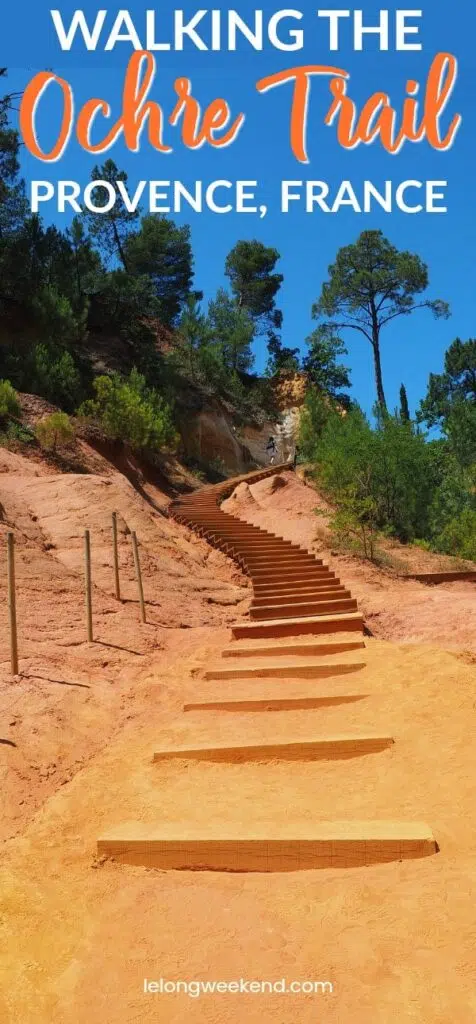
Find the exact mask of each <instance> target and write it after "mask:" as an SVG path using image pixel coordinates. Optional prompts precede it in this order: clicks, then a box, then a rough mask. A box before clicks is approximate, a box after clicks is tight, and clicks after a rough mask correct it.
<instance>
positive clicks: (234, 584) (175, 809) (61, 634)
mask: <svg viewBox="0 0 476 1024" xmlns="http://www.w3.org/2000/svg"><path fill="white" fill-rule="evenodd" d="M1 460H2V461H1V466H0V469H2V470H3V475H2V476H1V477H0V492H1V493H0V500H1V502H2V506H3V513H2V517H3V518H2V523H1V531H2V534H3V533H5V532H6V530H7V529H14V532H15V536H16V542H17V575H18V617H19V629H20V653H21V677H19V678H16V679H12V678H11V676H10V675H9V666H8V649H7V645H6V635H7V632H6V612H5V608H3V612H2V628H1V630H0V637H1V642H2V650H1V670H2V675H1V685H0V707H1V711H2V727H1V729H0V736H1V740H2V742H1V746H0V749H1V751H2V762H3V768H2V804H3V807H2V809H3V817H2V820H3V825H2V829H3V838H4V840H5V842H4V845H3V851H2V852H3V856H2V863H1V867H0V908H1V910H0V929H1V940H0V941H1V946H2V956H1V958H0V972H1V983H0V1019H1V1020H2V1021H5V1022H7V1024H77V1022H79V1021H81V1022H83V1021H85V1022H86V1021H87V1022H88V1024H139V1022H141V1024H142V1022H146V1024H148V1022H156V1021H166V1022H170V1024H181V1022H182V1021H191V1022H192V1024H202V1022H203V1024H205V1022H207V1024H208V1022H210V1024H225V1022H227V1024H242V1022H243V1021H244V1020H246V1021H250V1022H251V1024H258V1022H260V1024H261V1022H262V1021H267V1022H268V1021H269V1022H270V1024H296V1022H297V1021H299V1022H302V1024H311V1022H312V1024H315V1022H316V1021H318V1022H322V1024H370V1022H372V1024H390V1022H392V1024H393V1022H394V1021H395V1020H397V1021H410V1022H417V1024H430V1022H431V1024H449V1022H450V1021H458V1022H461V1024H472V1022H473V1021H474V1020H475V1019H476V998H475V992H476V984H475V980H476V979H475V960H474V946H475V939H476V915H475V912H474V903H475V874H476V872H475V859H474V848H475V841H476V825H475V816H474V807H475V800H476V783H475V781H474V739H473V729H472V722H473V721H474V713H475V706H476V701H475V696H474V684H475V665H474V657H473V656H472V655H471V652H470V650H469V648H470V646H471V640H474V626H473V628H472V632H471V622H474V618H473V619H471V615H473V616H474V589H467V588H465V589H455V585H453V586H452V587H451V588H449V587H444V588H437V590H436V589H435V590H434V591H433V590H432V591H428V590H427V588H422V587H421V586H420V585H419V584H415V583H410V582H400V581H395V580H392V579H389V578H388V577H387V576H386V575H385V576H382V574H381V573H379V572H378V570H373V569H368V568H367V567H361V566H360V565H358V564H354V563H353V562H352V561H351V560H350V559H348V560H347V559H341V560H339V562H338V565H339V570H340V574H341V575H342V578H343V580H344V581H345V582H346V583H350V586H351V589H352V592H353V593H354V594H355V596H357V597H358V599H359V602H360V603H361V606H362V607H363V608H364V610H366V608H365V602H368V603H369V606H370V608H372V607H373V608H374V609H375V612H374V614H373V615H372V614H371V613H370V615H371V627H372V630H373V631H374V632H375V633H376V632H377V624H380V623H381V624H382V632H381V634H379V637H378V638H369V639H367V641H366V650H365V651H364V652H362V654H363V655H365V657H363V658H362V659H361V656H360V655H361V652H357V653H358V658H356V660H358V661H361V660H363V661H364V662H365V667H363V668H362V669H361V670H360V671H359V672H356V673H352V675H351V676H349V677H347V678H346V677H343V676H336V677H335V678H333V679H332V678H331V679H321V680H317V681H316V683H315V689H316V690H317V691H318V692H320V693H323V694H324V693H325V694H328V695H329V696H330V697H332V696H333V695H334V696H337V695H340V694H342V693H343V692H344V690H345V689H346V685H345V684H346V682H347V681H348V684H349V690H351V691H352V692H353V693H356V692H359V693H360V694H361V696H362V697H363V699H362V700H360V701H358V702H355V703H349V704H338V703H335V704H330V705H329V706H327V707H322V708H320V709H318V710H312V711H309V710H306V711H292V712H268V713H264V714H256V713H255V714H249V713H248V714H247V713H244V712H228V713H224V712H196V711H194V712H189V713H187V714H184V713H183V712H182V706H183V703H184V701H190V700H192V699H194V698H195V697H197V696H200V697H203V698H204V699H213V697H214V696H216V695H217V693H218V694H221V695H227V696H230V694H231V693H236V694H237V695H238V694H239V693H240V688H241V690H242V691H243V692H245V691H246V693H248V694H249V691H250V682H249V681H248V680H246V681H243V682H240V683H238V682H237V683H236V686H235V687H234V688H232V686H231V685H230V683H229V682H224V683H217V682H213V681H206V680H204V679H203V670H204V669H205V668H208V667H209V666H210V665H213V664H215V663H216V661H217V659H218V658H219V657H220V652H221V650H222V649H223V648H224V647H225V646H227V645H228V644H229V641H230V629H229V626H230V623H231V622H232V621H236V619H239V618H240V616H243V615H244V614H245V613H246V610H247V608H248V604H249V594H250V591H249V587H248V584H247V582H246V580H245V579H244V578H243V577H242V576H241V575H240V573H239V572H238V571H237V570H236V568H235V567H234V566H233V565H232V564H231V563H230V562H229V561H228V560H227V559H225V558H224V556H222V555H221V554H220V553H218V552H215V551H212V550H211V549H210V548H209V547H208V546H207V545H206V544H204V543H203V542H202V541H200V540H198V539H197V538H195V537H193V535H192V534H191V533H190V532H189V531H188V530H185V529H183V528H181V527H180V526H178V525H177V524H175V523H173V522H172V521H171V520H168V519H167V518H165V517H164V516H163V514H161V512H160V511H158V509H160V508H161V507H164V506H165V505H166V503H167V496H166V495H165V494H164V493H161V492H160V491H159V489H157V490H156V493H148V494H146V495H145V496H144V495H141V494H138V493H137V490H135V489H134V488H133V487H132V486H131V484H130V483H128V482H127V481H125V480H124V477H123V476H122V475H121V474H119V473H118V472H116V471H115V470H114V469H113V468H111V467H110V466H107V465H102V464H101V465H99V464H98V466H97V469H98V470H99V472H96V473H89V474H77V475H74V474H70V475H62V474H59V473H57V472H53V471H52V468H51V466H44V465H41V464H40V463H38V464H36V463H35V464H33V463H29V462H27V461H26V460H25V459H22V458H21V456H13V454H11V453H2V455H1ZM256 486H257V487H260V485H256ZM261 486H262V485H261ZM268 486H269V488H270V489H269V491H268V490H266V489H265V488H263V487H262V489H261V491H259V492H258V494H259V496H260V507H258V503H257V502H256V505H257V507H256V508H254V511H253V513H251V512H250V502H249V499H248V497H246V501H244V502H243V505H242V507H241V508H240V510H239V514H240V515H242V516H243V517H245V514H246V518H250V520H251V516H252V515H253V516H256V517H258V516H261V517H262V520H261V521H260V525H264V526H265V527H266V528H268V529H272V528H273V527H272V525H271V519H272V517H274V519H273V522H274V529H275V530H276V532H279V533H281V534H282V535H286V536H289V535H291V534H293V539H298V538H299V537H300V539H301V542H302V543H306V544H307V543H312V542H313V537H311V536H310V534H309V532H308V534H307V536H308V537H309V541H308V540H306V539H305V537H306V533H305V531H306V530H307V531H311V530H312V529H313V528H314V527H315V520H314V518H313V517H312V508H313V507H314V506H315V503H316V495H315V493H314V492H310V491H309V489H308V488H306V487H304V485H303V484H299V483H298V482H297V481H294V482H293V481H292V480H291V478H289V481H288V483H287V484H285V486H282V485H278V486H276V485H268ZM288 488H289V489H288ZM293 489H294V491H293ZM149 491H150V488H149ZM285 494H287V497H286V499H285V497H284V496H285ZM252 497H253V500H254V501H256V499H255V498H254V496H253V495H252ZM232 500H233V499H232ZM234 500H235V502H236V503H238V500H239V499H234ZM285 500H286V501H287V502H288V503H289V504H288V506H287V507H285V506H284V501H285ZM151 501H153V504H151ZM305 502H308V505H307V507H305ZM251 507H253V506H251ZM112 511H117V512H118V514H119V521H120V528H121V534H120V551H121V581H122V584H123V598H124V601H123V603H121V604H118V603H117V602H116V600H115V598H114V591H113V577H112V565H111V546H110V515H111V512H112ZM299 513H301V514H299ZM267 517H269V518H270V521H269V522H268V521H267ZM255 521H258V519H257V518H256V520H255ZM278 524H279V528H278ZM85 527H89V528H90V529H91V533H92V544H93V548H92V550H93V571H94V582H95V590H94V627H95V636H96V638H97V642H96V643H95V644H94V645H92V646H89V645H88V644H86V643H85V640H84V629H85V625H84V597H83V575H82V543H83V531H84V528H85ZM130 530H136V531H137V534H138V536H139V540H140V550H141V560H142V564H143V569H144V587H145V592H146V598H147V617H148V623H147V625H145V626H142V625H141V624H139V621H138V605H137V594H136V588H135V581H134V573H133V564H132V557H131V551H130V536H129V532H128V531H130ZM300 530H301V531H302V534H299V531H300ZM320 543H322V542H320ZM330 561H332V563H333V564H335V563H336V561H337V559H334V558H332V559H330ZM346 566H348V568H349V572H347V571H346ZM2 585H3V586H4V587H5V580H4V579H3V580H2ZM458 586H459V585H458ZM400 588H402V589H401V590H400ZM405 588H409V589H408V590H407V589H405ZM410 588H411V589H410ZM403 594H407V595H410V597H408V598H407V600H406V602H404V600H403V596H402V595H403ZM434 594H438V595H441V598H440V597H439V600H440V599H441V604H439V603H431V604H430V605H429V606H428V604H427V605H425V601H428V596H429V595H430V597H431V596H432V595H434ZM455 595H456V597H455ZM472 595H473V596H472ZM455 599H456V600H457V601H459V612H458V613H456V612H454V611H453V605H454V602H455ZM419 609H420V611H419ZM444 610H446V619H445V618H444ZM423 613H424V614H423ZM366 614H368V613H367V612H366ZM452 616H454V618H452ZM464 616H466V623H465V622H463V621H461V620H462V619H463V618H464ZM392 624H393V625H392ZM386 629H387V630H388V634H389V638H390V640H391V641H392V642H389V640H388V639H386V638H383V637H386ZM457 629H459V633H458V635H457V637H455V636H454V632H455V630H457ZM392 630H393V632H392ZM416 641H418V643H417V642H416ZM340 660H342V658H341V656H340V657H339V661H340ZM259 685H260V684H259V682H258V684H257V686H259ZM293 685H294V684H293ZM304 685H306V686H308V681H306V683H305V684H304V683H303V682H302V681H301V682H300V684H299V687H300V688H301V687H303V686H304ZM270 686H271V682H270V680H269V679H267V680H266V692H267V693H269V692H270ZM274 686H275V688H276V691H277V692H278V693H281V692H282V688H283V687H285V686H286V680H281V679H280V680H277V681H276V682H275V683H274ZM365 731H371V732H375V731H378V732H383V733H385V734H387V733H388V734H389V735H391V736H393V737H394V739H395V743H394V745H393V746H392V747H390V748H388V749H387V750H384V751H382V752H381V753H375V754H370V755H366V756H361V757H354V758H352V760H343V761H313V762H310V761H301V762H293V763H292V764H290V763H285V762H283V761H279V760H278V761H273V762H265V761H261V762H257V763H250V764H247V763H234V762H230V763H226V764H217V763H214V762H210V763H209V762H205V763H204V762H193V761H184V760H177V761H173V762H161V763H155V764H154V763H153V761H152V757H153V754H154V751H155V750H157V749H160V748H161V747H164V746H165V745H171V746H173V745H174V744H181V743H185V742H187V743H188V742H190V743H192V742H201V741H204V740H206V739H207V738H209V739H210V740H213V739H217V737H218V738H219V739H221V740H228V739H229V740H230V742H236V743H239V742H240V741H241V740H242V739H253V740H256V742H263V743H265V742H266V740H267V739H273V740H275V739H279V738H283V739H284V738H289V739H290V740H292V739H293V738H296V739H299V738H300V737H308V736H310V735H311V736H314V737H318V736H321V735H328V734H329V733H333V734H336V733H346V732H348V733H362V732H365ZM283 817H284V818H286V820H287V821H288V822H291V824H293V825H295V827H296V831H297V832H298V831H299V833H300V834H303V832H305V830H306V829H309V830H312V825H313V823H314V822H316V821H317V822H319V821H326V820H358V819H374V818H375V819H395V820H403V821H410V822H411V821H424V822H426V823H427V824H428V825H429V826H430V827H431V829H432V830H433V832H434V835H435V838H436V840H437V842H438V844H439V848H440V852H439V853H438V854H436V855H435V856H433V857H429V858H426V859H424V860H420V861H407V862H402V863H392V864H387V865H377V866H373V867H370V868H352V869H347V870H338V871H335V870H334V871H331V870H323V871H306V872H289V873H277V874H266V875H265V874H259V873H258V874H227V873H212V872H179V871H172V872H163V871H160V870H155V869H145V868H140V867H130V866H125V865H121V864H118V863H114V862H111V861H104V862H102V861H101V859H98V858H97V855H96V842H97V839H98V837H99V836H100V835H102V834H103V833H104V832H106V831H109V830H111V829H113V828H114V827H115V826H120V825H122V824H124V823H126V822H140V823H142V824H143V825H150V826H151V827H152V826H154V825H157V824H160V822H167V823H171V824H173V825H176V827H177V833H178V834H180V830H181V829H183V825H184V822H186V823H187V825H188V827H189V828H190V827H195V828H196V830H197V832H199V830H200V827H201V825H202V824H203V825H205V823H206V827H207V828H210V827H211V826H213V828H214V829H215V831H216V833H217V834H218V835H222V836H223V837H225V838H226V836H227V830H230V831H232V830H235V831H236V829H240V828H243V829H246V827H247V826H250V827H252V825H253V823H255V824H256V823H261V825H263V824H264V825H266V826H269V832H270V835H271V834H272V832H273V829H275V828H276V822H279V821H280V820H281V819H282V818H283ZM146 978H147V979H148V980H159V979H161V978H162V979H166V980H168V981H174V982H176V981H182V982H191V981H192V982H193V981H197V980H202V981H204V982H212V981H227V982H230V981H235V980H240V979H244V980H245V981H254V980H259V981H271V982H273V983H274V982H277V981H279V980H280V979H283V978H285V979H286V981H287V982H291V981H300V982H304V981H329V982H331V984H332V986H333V992H332V993H328V994H322V993H320V992H318V993H317V994H314V995H308V994H305V995H303V994H300V995H290V994H287V995H282V994H279V993H276V994H269V993H268V992H266V993H265V994H251V993H248V994H247V993H246V992H245V993H243V994H241V995H239V994H232V993H227V994H223V993H222V994H218V993H216V994H214V995H211V994H208V995H205V994H202V995H201V996H200V997H198V998H196V997H193V996H191V995H187V994H184V993H183V992H182V993H180V994H175V995H173V994H170V995H158V994H154V993H148V994H146V993H144V979H146Z"/></svg>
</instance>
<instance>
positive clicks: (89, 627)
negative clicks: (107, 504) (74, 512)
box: [84, 530, 93, 644]
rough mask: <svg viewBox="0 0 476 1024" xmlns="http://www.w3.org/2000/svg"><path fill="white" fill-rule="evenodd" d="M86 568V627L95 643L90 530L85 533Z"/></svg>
mask: <svg viewBox="0 0 476 1024" xmlns="http://www.w3.org/2000/svg"><path fill="white" fill-rule="evenodd" d="M84 568H85V596H86V627H87V633H88V641H89V643H90V644H92V642H93V606H92V600H91V536H90V533H89V530H85V531H84Z"/></svg>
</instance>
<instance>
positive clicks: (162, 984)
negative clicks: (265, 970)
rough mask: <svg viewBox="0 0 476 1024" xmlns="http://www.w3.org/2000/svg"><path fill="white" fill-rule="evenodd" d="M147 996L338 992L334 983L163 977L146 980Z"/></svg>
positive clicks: (323, 993) (194, 997)
mask: <svg viewBox="0 0 476 1024" xmlns="http://www.w3.org/2000/svg"><path fill="white" fill-rule="evenodd" d="M143 991H144V992H145V993H148V994H149V993H150V994H152V995H186V996H189V997H190V998H191V999H199V998H200V996H210V995H231V994H233V995H331V994H332V993H333V991H334V988H333V985H332V982H330V981H287V980H286V978H280V979H278V980H277V981H247V980H246V978H239V979H237V980H235V981H169V980H167V979H165V978H159V980H158V981H152V980H149V979H148V978H144V988H143Z"/></svg>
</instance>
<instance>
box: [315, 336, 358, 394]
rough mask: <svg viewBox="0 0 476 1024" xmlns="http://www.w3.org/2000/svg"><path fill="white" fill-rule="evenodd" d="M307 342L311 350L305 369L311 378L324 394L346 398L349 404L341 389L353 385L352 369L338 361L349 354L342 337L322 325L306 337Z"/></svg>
mask: <svg viewBox="0 0 476 1024" xmlns="http://www.w3.org/2000/svg"><path fill="white" fill-rule="evenodd" d="M306 344H307V345H308V348H309V352H308V355H307V356H306V358H305V360H304V370H305V372H306V373H307V375H308V377H309V380H310V381H311V382H312V384H313V385H314V386H315V387H316V388H318V389H319V390H320V391H321V392H322V393H323V394H324V395H330V396H331V397H332V398H335V399H339V400H340V401H342V400H343V399H344V400H345V401H346V404H348V400H347V399H346V398H345V396H343V395H342V394H341V389H342V388H350V387H351V382H350V370H349V368H348V367H347V366H342V364H341V363H338V362H337V360H338V358H339V356H346V355H347V349H346V347H345V345H344V342H343V341H342V339H341V338H339V336H338V335H336V334H335V332H334V331H332V330H329V329H328V328H327V327H325V326H321V327H317V328H316V330H315V331H313V332H312V334H310V335H309V337H308V338H306Z"/></svg>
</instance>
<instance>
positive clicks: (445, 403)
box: [418, 338, 476, 429]
mask: <svg viewBox="0 0 476 1024" xmlns="http://www.w3.org/2000/svg"><path fill="white" fill-rule="evenodd" d="M460 402H469V403H471V404H473V405H474V404H476V340H475V339H474V338H469V340H468V341H461V339H460V338H456V339H455V341H453V343H452V344H451V345H450V347H449V349H448V350H447V352H446V353H445V364H444V371H443V373H431V374H430V378H429V381H428V389H427V393H426V397H425V398H424V400H423V401H422V403H421V407H420V411H419V415H418V418H419V419H420V420H423V421H424V422H425V423H427V424H428V426H429V427H433V426H435V425H437V426H439V427H442V428H443V429H444V427H445V423H446V421H447V419H448V417H449V416H450V414H451V412H452V409H453V408H454V406H455V405H457V404H459V403H460Z"/></svg>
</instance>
